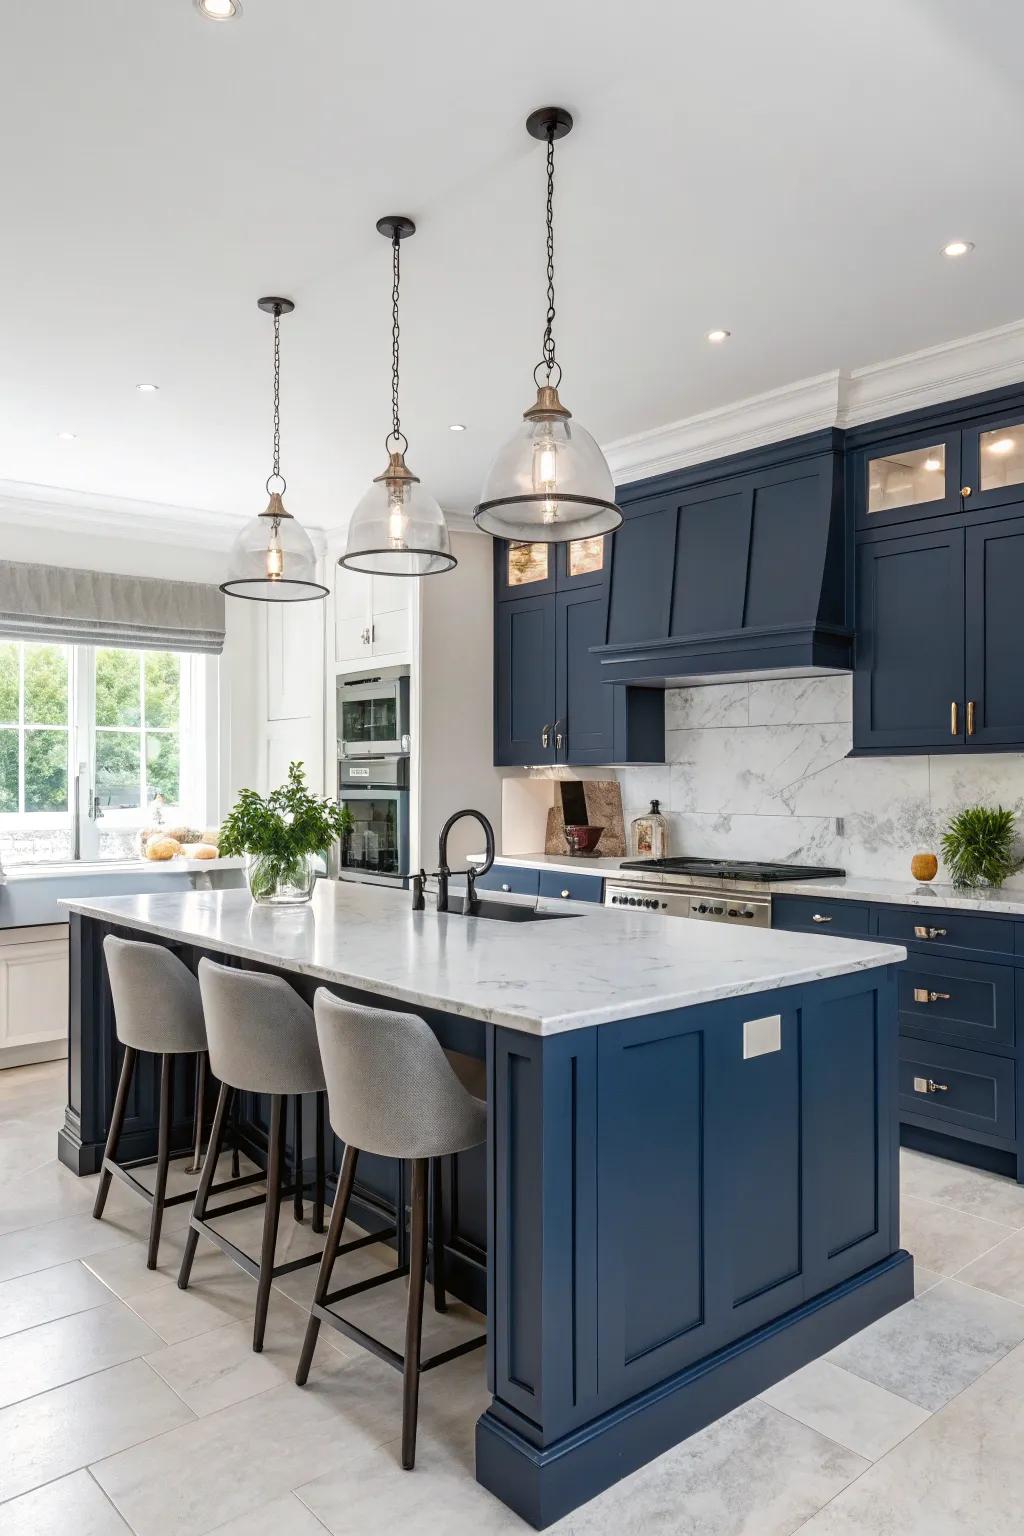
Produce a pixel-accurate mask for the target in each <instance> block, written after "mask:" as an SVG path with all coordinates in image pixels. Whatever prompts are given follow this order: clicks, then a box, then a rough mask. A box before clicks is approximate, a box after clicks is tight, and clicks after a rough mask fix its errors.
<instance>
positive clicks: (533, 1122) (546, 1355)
mask: <svg viewBox="0 0 1024 1536" xmlns="http://www.w3.org/2000/svg"><path fill="white" fill-rule="evenodd" d="M103 907H105V910H103V908H101V907H100V905H99V904H96V905H94V906H93V908H92V912H91V914H89V913H88V912H83V911H82V910H81V909H79V911H78V912H75V913H73V914H72V918H71V934H72V1008H71V1050H70V1056H69V1107H68V1112H67V1118H66V1124H65V1126H64V1128H63V1130H62V1132H61V1136H60V1139H59V1154H60V1156H61V1158H62V1160H63V1161H65V1162H66V1163H67V1164H68V1165H69V1166H71V1167H73V1168H75V1170H76V1171H78V1172H80V1173H87V1172H91V1171H93V1170H94V1169H95V1168H96V1167H97V1166H98V1162H99V1158H100V1155H101V1152H102V1146H103V1140H104V1138H105V1135H106V1128H107V1124H108V1122H109V1115H110V1109H111V1105H112V1102H113V1096H114V1088H115V1084H116V1081H117V1074H118V1067H119V1062H118V1055H119V1049H118V1046H117V1042H116V1035H115V1031H114V1020H113V1013H112V1007H111V1001H110V993H109V986H108V984H107V980H106V973H105V967H104V964H103V956H102V941H103V937H104V935H105V934H106V933H109V932H115V933H122V934H133V933H134V935H135V936H140V932H139V927H136V926H134V925H133V924H132V922H131V920H130V918H126V917H125V916H122V915H121V914H120V913H119V912H116V911H115V910H114V908H115V904H114V903H110V904H103ZM141 926H142V927H143V928H144V930H145V931H144V932H143V933H142V934H141V936H143V937H145V938H147V939H150V940H152V941H153V942H156V943H166V944H168V945H169V946H170V947H171V948H172V949H173V950H174V951H175V953H177V954H178V955H179V956H180V957H181V958H182V959H183V960H184V962H185V963H186V964H187V965H189V966H190V967H191V968H192V969H195V968H196V966H197V965H198V962H199V959H200V958H201V956H202V955H203V954H209V955H211V956H213V957H214V958H218V959H222V960H224V961H226V962H228V963H231V964H236V965H237V964H246V965H249V966H251V967H253V968H255V969H260V970H269V971H274V972H275V973H276V974H279V975H284V976H286V977H287V979H288V980H289V981H290V982H291V983H292V984H293V985H294V986H295V987H296V988H297V990H298V991H299V992H300V993H302V994H303V995H304V996H306V997H309V998H311V997H312V995H313V993H314V991H315V990H316V987H317V986H321V985H328V986H330V987H331V989H332V990H333V991H335V992H337V993H338V994H339V995H342V996H349V997H354V998H356V999H358V1000H360V1001H368V1002H375V1001H376V1002H380V1003H384V1004H389V1005H391V1006H393V1000H392V999H388V998H384V997H377V996H375V995H374V994H373V993H371V992H367V991H364V990H360V991H356V990H355V989H353V988H352V987H349V986H346V985H344V984H341V983H337V982H332V981H331V980H330V978H329V977H327V976H323V975H321V976H320V978H319V979H318V978H316V977H314V976H311V975H309V974H305V973H301V974H300V973H299V972H298V971H297V970H296V969H295V968H293V967H291V966H289V964H288V962H287V960H281V959H279V960H277V962H276V963H274V962H273V961H272V960H271V959H270V957H269V956H267V961H265V962H264V963H262V964H261V963H260V962H259V961H258V960H257V959H256V958H255V957H254V956H252V955H251V954H250V955H246V956H244V957H243V956H240V955H239V954H238V953H237V952H228V951H227V950H220V949H218V948H216V947H215V946H212V945H211V944H210V942H209V940H207V941H206V942H204V940H203V936H202V935H201V932H200V931H198V930H189V929H187V928H186V927H181V928H179V930H178V931H177V932H176V933H175V934H174V935H169V934H167V933H166V932H165V933H164V934H161V933H160V932H159V931H158V930H157V931H154V929H153V928H152V927H146V925H144V924H143V925H141ZM267 962H269V963H267ZM418 1011H420V1012H422V1014H423V1016H424V1017H425V1018H427V1020H428V1022H429V1023H430V1024H431V1027H432V1028H433V1029H434V1030H435V1031H436V1032H437V1034H438V1036H439V1038H440V1039H441V1040H442V1043H443V1044H444V1045H446V1046H448V1047H451V1048H454V1049H456V1050H459V1051H462V1052H466V1053H468V1054H471V1055H476V1056H478V1057H484V1056H486V1060H487V1082H488V1090H487V1091H488V1110H489V1114H488V1143H487V1148H486V1155H485V1154H484V1149H477V1150H476V1151H475V1152H472V1153H468V1154H463V1155H461V1156H460V1157H458V1158H454V1159H450V1160H448V1161H449V1167H448V1169H447V1170H446V1174H445V1180H446V1189H447V1196H446V1200H445V1231H444V1233H443V1242H444V1245H445V1253H446V1265H447V1271H446V1272H447V1280H448V1284H449V1287H450V1289H451V1290H452V1291H453V1292H455V1293H456V1294H457V1295H460V1296H462V1297H463V1298H464V1299H465V1300H467V1301H470V1302H471V1303H473V1304H474V1305H476V1306H478V1307H479V1306H484V1305H486V1310H487V1318H488V1350H487V1369H488V1385H489V1388H490V1392H491V1398H492V1400H491V1403H490V1406H489V1407H488V1409H487V1411H486V1412H485V1413H484V1414H483V1415H482V1417H481V1418H480V1420H479V1422H478V1425H477V1431H476V1475H477V1478H478V1480H479V1481H480V1482H481V1483H482V1484H483V1485H484V1486H485V1487H486V1488H488V1489H490V1490H491V1492H493V1493H494V1494H495V1495H496V1496H497V1497H498V1498H499V1499H502V1500H503V1501H504V1502H505V1503H506V1504H508V1505H510V1506H511V1507H512V1508H513V1509H514V1510H516V1511H517V1512H518V1513H519V1514H520V1515H522V1516H523V1517H524V1519H526V1520H527V1521H529V1522H530V1524H532V1525H533V1526H534V1527H536V1528H537V1529H542V1528H543V1527H545V1526H547V1525H549V1524H551V1522H553V1521H554V1520H557V1519H559V1518H560V1517H561V1516H563V1515H565V1514H566V1513H568V1512H569V1511H570V1510H572V1509H574V1508H576V1507H577V1506H578V1505H580V1504H582V1503H584V1502H585V1501H586V1500H588V1499H591V1498H593V1497H594V1495H595V1494H598V1493H600V1492H601V1491H602V1490H603V1489H605V1488H607V1487H608V1486H610V1485H611V1484H612V1483H614V1482H616V1481H617V1480H618V1479H620V1478H622V1477H624V1476H626V1475H627V1474H628V1473H630V1472H632V1471H634V1470H635V1469H636V1468H638V1467H640V1466H642V1465H643V1464H644V1463H645V1462H648V1461H650V1460H651V1459H652V1458H653V1457H655V1456H657V1455H659V1454H660V1453H661V1452H663V1451H665V1450H667V1449H668V1448H669V1447H671V1446H673V1445H675V1444H677V1443H678V1442H679V1441H681V1440H683V1439H685V1438H686V1437H687V1436H688V1435H691V1434H693V1433H694V1432H695V1431H696V1430H699V1429H701V1428H702V1427H703V1426H704V1425H706V1424H708V1423H710V1422H711V1421H712V1420H714V1419H716V1418H719V1417H720V1416H721V1415H722V1414H724V1413H727V1412H728V1411H729V1410H730V1409H731V1408H733V1407H735V1406H736V1405H737V1404H739V1403H741V1402H744V1401H745V1400H746V1399H748V1398H750V1397H752V1396H754V1395H755V1394H756V1393H758V1392H761V1391H763V1390H764V1389H765V1388H766V1387H768V1386H769V1385H770V1384H771V1383H773V1382H775V1381H778V1380H780V1379H781V1378H782V1377H784V1376H786V1375H788V1374H789V1373H790V1372H792V1371H794V1370H796V1369H797V1368H798V1367H800V1366H801V1365H804V1364H806V1363H807V1362H808V1361H810V1360H812V1359H814V1358H815V1357H817V1356H819V1355H821V1354H823V1353H824V1352H825V1351H827V1350H829V1349H831V1348H833V1347H834V1346H835V1345H837V1344H838V1343H839V1342H840V1341H841V1340H843V1339H845V1338H847V1337H848V1336H849V1335H850V1334H852V1333H855V1332H856V1331H857V1330H858V1329H860V1328H863V1327H865V1326H866V1325H867V1324H868V1323H870V1322H872V1321H874V1320H875V1319H876V1318H878V1317H880V1316H882V1315H883V1314H884V1313H886V1312H888V1311H890V1310H892V1309H893V1308H894V1307H897V1306H900V1305H901V1304H902V1303H903V1302H905V1301H907V1300H909V1299H910V1297H911V1295H912V1294H913V1265H912V1262H911V1259H910V1256H909V1254H907V1253H905V1252H904V1251H902V1250H901V1249H900V1246H899V1194H898V1144H897V1136H898V1123H897V1102H896V1096H897V1075H896V1074H897V998H896V979H895V969H894V967H893V966H892V965H880V966H877V967H876V968H874V969H871V970H864V971H858V972H854V973H852V974H849V975H845V976H839V977H833V978H830V979H819V980H815V981H812V982H808V983H806V984H802V985H800V986H792V987H789V988H784V989H779V990H770V991H762V992H759V993H755V994H752V995H747V996H741V997H732V998H725V999H723V1000H719V1001H715V1002H709V1003H698V1004H695V1005H693V1006H689V1007H680V1008H676V1009H673V1010H669V1011H663V1012H658V1013H654V1014H649V1015H647V1016H644V1017H639V1018H630V1019H623V1020H619V1021H615V1022H610V1023H608V1022H606V1023H601V1024H595V1025H587V1026H585V1027H581V1028H577V1029H570V1030H567V1031H564V1032H558V1033H553V1034H543V1033H541V1034H536V1033H527V1032H521V1031H519V1030H517V1029H513V1028H509V1027H506V1026H504V1025H496V1024H492V1023H485V1022H484V1021H482V1020H480V1019H475V1018H467V1017H465V1016H461V1015H460V1016H457V1015H455V1014H454V1013H445V1012H443V1011H441V1010H438V1009H426V1008H423V1009H419V1010H418ZM187 1065H188V1064H187V1063H185V1062H183V1063H182V1073H181V1081H180V1082H177V1081H176V1088H175V1116H174V1119H175V1129H174V1138H175V1140H176V1142H178V1143H180V1144H182V1145H187V1143H188V1139H189V1137H190V1135H191V1123H192V1122H191V1113H192V1098H191V1095H192V1084H193V1079H192V1076H191V1073H190V1072H189V1071H187V1070H186V1068H187ZM151 1077H152V1073H150V1074H149V1075H147V1073H146V1071H142V1070H140V1072H139V1074H138V1080H137V1084H136V1087H135V1089H134V1090H133V1095H134V1096H133V1101H132V1104H131V1106H130V1113H129V1117H128V1120H127V1122H126V1133H125V1148H126V1152H127V1153H128V1154H130V1155H136V1156H142V1155H145V1154H146V1153H148V1152H151V1151H152V1150H153V1146H154V1140H155V1116H156V1102H155V1088H154V1083H153V1082H151V1081H150V1078H151ZM241 1097H242V1108H241V1122H240V1124H239V1126H238V1127H237V1133H238V1135H239V1136H240V1138H241V1142H242V1145H243V1146H244V1148H245V1150H246V1151H247V1152H248V1153H249V1155H250V1156H251V1157H253V1158H254V1159H255V1160H256V1161H257V1162H260V1161H261V1160H262V1159H263V1158H264V1157H265V1148H266V1119H267V1116H266V1105H265V1104H263V1103H262V1102H261V1101H260V1100H259V1096H257V1095H243V1096H241ZM314 1108H315V1106H314V1105H313V1104H312V1103H310V1105H309V1106H307V1112H306V1114H305V1115H304V1117H303V1119H304V1123H305V1124H306V1126H307V1127H309V1126H311V1125H312V1124H313V1120H314V1114H313V1110H314ZM295 1129H296V1122H293V1120H292V1119H291V1118H290V1119H289V1125H288V1139H289V1157H290V1156H291V1148H292V1146H293V1136H294V1131H295ZM307 1138H308V1129H307ZM329 1143H330V1145H329V1148H328V1166H329V1168H331V1169H333V1170H334V1171H336V1170H337V1169H338V1167H339V1166H340V1158H341V1153H342V1148H341V1145H340V1143H338V1142H337V1140H336V1139H335V1138H330V1137H329ZM303 1154H304V1161H305V1162H306V1164H307V1165H309V1164H311V1159H312V1148H311V1146H310V1145H309V1144H308V1141H307V1142H306V1144H305V1145H304V1146H303ZM360 1170H361V1173H360V1184H359V1186H358V1187H357V1190H356V1201H355V1203H354V1207H353V1210H354V1214H356V1218H357V1220H360V1221H361V1222H362V1223H363V1224H364V1225H366V1226H367V1227H369V1228H371V1229H375V1228H376V1227H377V1226H383V1225H385V1223H386V1222H387V1221H388V1219H389V1218H390V1219H391V1220H393V1219H394V1216H395V1214H396V1212H397V1210H398V1209H399V1208H400V1207H401V1205H402V1203H403V1198H402V1184H401V1181H400V1180H399V1179H398V1177H397V1171H396V1169H395V1166H394V1165H393V1164H390V1163H388V1162H386V1161H385V1160H384V1159H370V1158H366V1159H361V1160H360ZM308 1171H311V1170H310V1168H309V1167H308V1166H307V1172H308ZM397 1225H398V1227H399V1231H400V1234H401V1239H403V1240H404V1222H402V1221H399V1222H398V1223H397ZM433 1385H434V1383H433V1382H431V1386H433ZM413 1475H415V1474H413Z"/></svg>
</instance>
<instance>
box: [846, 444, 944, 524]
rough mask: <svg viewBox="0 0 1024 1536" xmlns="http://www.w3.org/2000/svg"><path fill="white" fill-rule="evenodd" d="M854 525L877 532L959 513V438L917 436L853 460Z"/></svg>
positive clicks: (860, 454) (861, 453) (876, 449)
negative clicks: (892, 526)
mask: <svg viewBox="0 0 1024 1536" xmlns="http://www.w3.org/2000/svg"><path fill="white" fill-rule="evenodd" d="M855 472H856V476H857V484H856V487H855V494H856V497H857V523H858V526H859V527H861V528H878V527H881V526H884V525H885V524H887V523H898V522H910V521H912V520H915V519H917V518H921V517H934V516H937V515H938V514H940V513H942V512H959V511H960V508H961V506H962V505H963V502H962V499H961V497H962V493H961V479H960V434H959V432H953V433H949V434H943V433H942V432H933V433H930V434H927V433H926V434H923V435H922V434H920V433H918V434H916V435H915V436H913V437H906V438H900V439H898V440H895V441H893V442H891V443H886V444H885V445H884V446H881V445H880V446H878V447H876V448H865V449H862V450H861V451H860V452H859V453H858V454H857V457H856V461H855Z"/></svg>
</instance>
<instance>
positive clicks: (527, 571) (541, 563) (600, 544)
mask: <svg viewBox="0 0 1024 1536" xmlns="http://www.w3.org/2000/svg"><path fill="white" fill-rule="evenodd" d="M495 547H496V550H497V554H496V557H495V558H496V562H497V588H498V592H497V595H498V597H499V598H509V597H533V596H539V595H540V594H541V593H542V592H554V591H555V589H556V588H557V589H558V590H559V591H563V590H564V589H565V588H566V587H589V586H594V585H596V584H597V583H598V582H601V581H603V580H604V579H605V577H606V575H607V569H608V557H609V550H610V547H611V546H610V544H609V541H608V540H607V539H606V538H605V537H604V536H603V535H601V534H598V535H597V537H595V538H590V539H570V540H569V541H568V542H566V543H565V544H542V543H539V542H538V543H531V544H527V543H520V542H517V541H515V540H508V541H506V540H504V539H501V540H498V541H497V542H496V546H495Z"/></svg>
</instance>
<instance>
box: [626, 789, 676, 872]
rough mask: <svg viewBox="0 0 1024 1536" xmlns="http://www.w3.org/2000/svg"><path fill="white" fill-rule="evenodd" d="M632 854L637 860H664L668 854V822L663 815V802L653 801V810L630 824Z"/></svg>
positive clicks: (634, 819) (635, 818) (637, 817)
mask: <svg viewBox="0 0 1024 1536" xmlns="http://www.w3.org/2000/svg"><path fill="white" fill-rule="evenodd" d="M629 837H630V844H631V848H630V852H631V853H632V855H633V857H634V858H635V859H663V858H664V857H665V856H666V854H667V853H668V820H667V818H666V817H665V816H663V815H662V813H661V802H660V801H659V800H652V801H651V808H650V810H649V811H645V812H644V814H643V815H641V816H636V817H634V818H633V820H632V822H631V823H630V828H629Z"/></svg>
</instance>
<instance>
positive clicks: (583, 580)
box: [558, 533, 611, 591]
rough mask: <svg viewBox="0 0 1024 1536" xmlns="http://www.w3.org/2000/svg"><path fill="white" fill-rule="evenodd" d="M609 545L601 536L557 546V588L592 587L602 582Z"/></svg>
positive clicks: (605, 572) (572, 540) (605, 571)
mask: <svg viewBox="0 0 1024 1536" xmlns="http://www.w3.org/2000/svg"><path fill="white" fill-rule="evenodd" d="M610 547H611V546H610V543H609V541H608V540H607V539H606V538H605V536H604V535H603V534H600V533H599V534H596V535H595V536H594V537H593V538H590V539H570V540H569V542H568V543H566V544H559V546H558V587H559V590H560V591H561V590H564V589H565V588H566V587H593V586H597V585H598V584H599V583H600V582H602V581H604V579H605V576H606V575H607V570H608V551H609V549H610Z"/></svg>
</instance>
